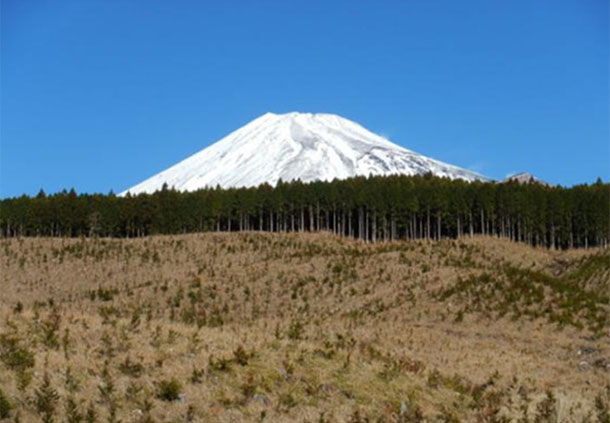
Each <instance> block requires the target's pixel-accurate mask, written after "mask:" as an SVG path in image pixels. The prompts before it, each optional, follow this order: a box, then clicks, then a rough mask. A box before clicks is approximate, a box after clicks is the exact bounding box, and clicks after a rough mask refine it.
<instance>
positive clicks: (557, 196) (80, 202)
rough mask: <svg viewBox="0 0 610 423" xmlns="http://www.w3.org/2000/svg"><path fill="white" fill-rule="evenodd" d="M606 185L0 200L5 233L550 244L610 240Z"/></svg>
mask: <svg viewBox="0 0 610 423" xmlns="http://www.w3.org/2000/svg"><path fill="white" fill-rule="evenodd" d="M608 216H610V185H609V184H604V183H602V182H601V181H597V182H596V183H595V184H591V185H587V184H585V185H577V186H574V187H570V188H565V187H551V186H546V185H542V184H537V183H529V184H520V183H517V182H507V183H484V182H473V183H467V182H464V181H461V180H454V181H452V180H449V179H446V178H437V177H434V176H432V175H431V174H428V175H423V176H386V177H369V178H365V177H357V178H351V179H347V180H334V181H331V182H312V183H308V184H304V183H302V182H300V181H296V182H290V183H285V182H281V181H280V182H279V183H278V185H277V187H275V188H273V187H271V186H269V185H266V184H264V185H261V186H258V187H254V188H230V189H221V188H218V187H217V188H209V189H201V190H198V191H195V192H184V193H182V192H178V191H175V190H173V189H171V188H169V187H167V186H164V187H163V188H162V189H161V190H160V191H157V192H155V193H154V194H140V195H136V196H133V195H127V196H125V197H117V196H115V195H114V194H112V193H110V194H108V195H102V194H81V195H77V194H76V193H75V192H74V190H71V191H69V192H68V191H65V190H64V191H62V192H60V193H56V194H53V195H48V194H45V193H44V192H42V191H41V192H40V193H39V194H38V195H37V196H35V197H28V196H22V197H18V198H7V199H3V200H0V236H4V237H13V236H63V237H76V236H92V237H93V236H113V237H138V236H145V235H151V234H176V233H187V232H205V231H244V230H250V231H252V230H256V231H272V232H287V231H319V230H326V231H332V232H333V233H335V234H337V235H342V236H350V237H355V238H359V239H363V240H367V241H372V242H375V241H382V240H384V241H385V240H394V239H414V238H430V239H440V238H448V237H450V238H453V237H458V236H463V235H475V234H484V235H491V236H501V237H506V238H510V239H512V240H515V241H520V242H526V243H529V244H532V245H537V246H545V247H549V248H572V247H585V248H586V247H592V246H600V245H607V244H608V241H609V239H610V236H609V232H610V229H609V219H608Z"/></svg>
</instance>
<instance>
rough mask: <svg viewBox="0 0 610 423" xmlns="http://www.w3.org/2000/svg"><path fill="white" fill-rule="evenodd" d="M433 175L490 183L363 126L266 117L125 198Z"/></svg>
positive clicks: (325, 117) (322, 118)
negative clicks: (167, 191) (163, 189)
mask: <svg viewBox="0 0 610 423" xmlns="http://www.w3.org/2000/svg"><path fill="white" fill-rule="evenodd" d="M427 172H432V173H433V174H434V175H437V176H444V177H448V178H451V179H464V180H467V181H474V180H487V178H485V177H484V176H482V175H479V174H477V173H475V172H472V171H469V170H466V169H462V168H459V167H456V166H452V165H449V164H446V163H443V162H440V161H438V160H434V159H431V158H429V157H425V156H422V155H420V154H418V153H415V152H413V151H411V150H407V149H406V148H403V147H401V146H399V145H396V144H394V143H392V142H390V141H388V140H387V139H385V138H383V137H381V136H379V135H377V134H374V133H373V132H371V131H369V130H367V129H365V128H363V127H362V126H360V125H358V124H357V123H355V122H352V121H350V120H348V119H345V118H342V117H340V116H337V115H332V114H323V113H315V114H312V113H287V114H281V115H277V114H273V113H266V114H264V115H263V116H261V117H259V118H257V119H255V120H253V121H252V122H250V123H248V124H247V125H245V126H243V127H241V128H240V129H238V130H236V131H234V132H232V133H231V134H229V135H227V136H226V137H224V138H223V139H221V140H220V141H218V142H216V143H214V144H212V145H210V146H209V147H207V148H205V149H203V150H201V151H199V152H198V153H196V154H194V155H192V156H190V157H188V158H187V159H185V160H183V161H181V162H179V163H177V164H176V165H174V166H172V167H170V168H168V169H166V170H164V171H163V172H161V173H159V174H157V175H154V176H152V177H150V178H148V179H146V180H145V181H143V182H141V183H139V184H138V185H135V186H134V187H132V188H129V189H128V190H126V191H124V192H122V193H121V195H125V194H126V193H127V192H130V193H131V194H139V193H142V192H147V193H151V192H154V191H157V190H159V189H161V187H162V186H163V184H165V183H166V184H167V185H168V186H169V187H174V188H175V189H177V190H180V191H194V190H197V189H199V188H204V187H215V186H217V185H220V186H221V187H223V188H228V187H251V186H257V185H260V184H262V183H268V184H270V185H275V184H276V183H277V182H278V181H279V180H280V179H281V180H282V181H285V182H288V181H292V180H297V179H300V180H301V181H303V182H310V181H316V180H323V181H329V180H332V179H334V178H338V179H345V178H349V177H353V176H359V175H362V176H368V175H391V174H405V175H415V174H423V173H427Z"/></svg>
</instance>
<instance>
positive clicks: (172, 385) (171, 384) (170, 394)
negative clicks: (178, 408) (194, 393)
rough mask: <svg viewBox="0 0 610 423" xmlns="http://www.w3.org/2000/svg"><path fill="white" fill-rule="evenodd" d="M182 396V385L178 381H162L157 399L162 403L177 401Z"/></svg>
mask: <svg viewBox="0 0 610 423" xmlns="http://www.w3.org/2000/svg"><path fill="white" fill-rule="evenodd" d="M180 394H182V385H181V384H180V382H178V381H177V380H176V379H171V380H162V381H161V382H159V385H158V389H157V398H159V399H160V400H162V401H177V400H179V399H180Z"/></svg>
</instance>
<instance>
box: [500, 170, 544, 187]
mask: <svg viewBox="0 0 610 423" xmlns="http://www.w3.org/2000/svg"><path fill="white" fill-rule="evenodd" d="M511 181H512V182H518V183H520V184H541V185H546V186H553V185H552V184H549V183H548V182H545V181H543V180H541V179H538V178H536V177H535V176H534V175H532V174H531V173H529V172H520V173H515V174H514V175H510V176H508V177H506V179H504V182H511Z"/></svg>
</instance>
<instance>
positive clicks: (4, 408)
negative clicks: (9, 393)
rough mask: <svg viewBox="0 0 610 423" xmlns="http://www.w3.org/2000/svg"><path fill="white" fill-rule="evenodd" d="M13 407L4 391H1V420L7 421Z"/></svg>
mask: <svg viewBox="0 0 610 423" xmlns="http://www.w3.org/2000/svg"><path fill="white" fill-rule="evenodd" d="M12 408H13V405H12V404H11V403H10V401H9V400H8V398H7V397H6V395H4V392H2V389H0V419H6V418H8V417H9V416H10V414H11V409H12Z"/></svg>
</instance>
